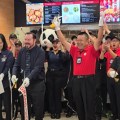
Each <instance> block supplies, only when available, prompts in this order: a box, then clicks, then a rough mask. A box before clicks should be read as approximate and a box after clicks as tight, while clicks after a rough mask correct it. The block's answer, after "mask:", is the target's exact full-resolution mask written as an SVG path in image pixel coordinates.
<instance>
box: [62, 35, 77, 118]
mask: <svg viewBox="0 0 120 120" xmlns="http://www.w3.org/2000/svg"><path fill="white" fill-rule="evenodd" d="M76 40H77V37H76V36H75V35H73V36H72V37H71V42H70V43H71V44H72V45H76ZM68 64H69V69H70V70H69V76H68V82H67V85H66V87H65V89H64V92H65V98H66V99H67V101H68V102H67V104H66V117H67V118H69V117H71V116H72V115H73V113H75V112H76V111H75V110H76V109H75V103H74V100H73V93H72V80H73V59H72V56H71V55H70V61H69V63H68Z"/></svg>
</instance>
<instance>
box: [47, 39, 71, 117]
mask: <svg viewBox="0 0 120 120" xmlns="http://www.w3.org/2000/svg"><path fill="white" fill-rule="evenodd" d="M52 44H53V50H50V48H49V47H48V46H47V51H46V60H47V62H48V70H47V73H46V85H47V90H48V102H49V110H50V113H51V118H52V119H55V118H56V119H60V117H61V111H62V105H61V93H62V88H63V84H64V80H65V78H66V77H65V76H66V74H65V73H66V68H65V66H64V63H65V62H66V61H67V59H68V58H69V54H67V53H66V52H65V51H63V50H61V43H60V42H59V40H58V39H56V40H53V41H52ZM63 76H64V77H65V78H63Z"/></svg>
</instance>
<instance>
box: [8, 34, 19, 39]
mask: <svg viewBox="0 0 120 120" xmlns="http://www.w3.org/2000/svg"><path fill="white" fill-rule="evenodd" d="M9 39H17V35H16V34H14V33H12V34H10V36H9Z"/></svg>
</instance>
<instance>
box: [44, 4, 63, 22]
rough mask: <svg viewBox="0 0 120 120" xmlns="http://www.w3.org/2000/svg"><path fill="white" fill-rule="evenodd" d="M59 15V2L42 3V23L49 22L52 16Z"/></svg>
mask: <svg viewBox="0 0 120 120" xmlns="http://www.w3.org/2000/svg"><path fill="white" fill-rule="evenodd" d="M58 15H60V16H61V2H56V3H44V16H45V19H44V23H45V24H50V23H51V22H52V20H53V18H54V16H58Z"/></svg>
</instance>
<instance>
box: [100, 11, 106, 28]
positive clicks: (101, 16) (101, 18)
mask: <svg viewBox="0 0 120 120" xmlns="http://www.w3.org/2000/svg"><path fill="white" fill-rule="evenodd" d="M104 16H105V12H101V14H100V19H99V27H101V26H104Z"/></svg>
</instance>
